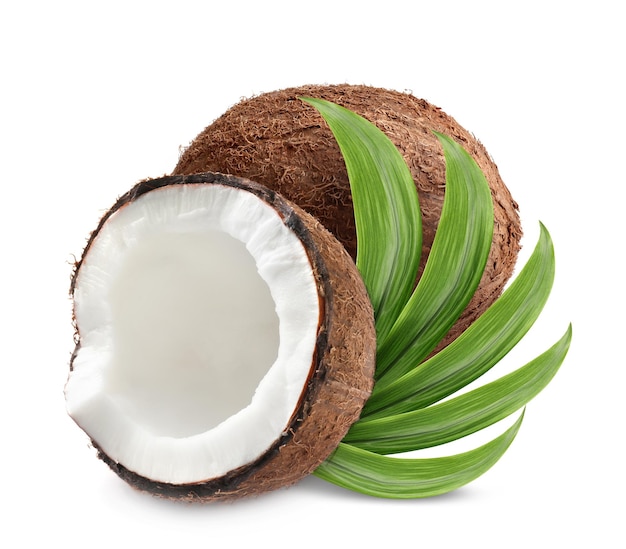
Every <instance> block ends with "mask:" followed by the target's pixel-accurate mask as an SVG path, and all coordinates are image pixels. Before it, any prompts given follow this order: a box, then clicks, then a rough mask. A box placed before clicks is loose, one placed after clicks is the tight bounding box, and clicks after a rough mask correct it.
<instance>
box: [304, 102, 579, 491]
mask: <svg viewBox="0 0 626 549" xmlns="http://www.w3.org/2000/svg"><path fill="white" fill-rule="evenodd" d="M305 101H307V102H308V103H310V104H311V105H313V106H314V107H315V108H317V109H318V111H319V112H320V114H321V115H322V117H323V118H324V119H325V120H326V121H327V123H328V125H329V126H330V128H331V130H332V132H333V134H334V136H335V138H336V140H337V142H338V144H339V147H340V149H341V151H342V154H343V155H344V159H345V161H346V167H347V169H348V176H349V179H350V186H351V190H352V195H353V203H354V214H355V220H356V225H357V238H358V252H357V266H358V268H359V270H360V272H361V275H362V276H363V279H364V281H365V284H366V287H367V289H368V292H369V293H370V298H371V300H372V303H373V305H374V310H375V319H376V328H377V337H378V340H377V341H378V350H377V381H376V384H375V386H374V391H373V393H372V395H371V397H370V399H369V400H368V402H367V403H366V405H365V407H364V408H363V413H362V416H361V419H360V420H359V421H357V422H356V423H355V424H354V425H353V426H352V428H351V429H350V431H349V432H348V434H347V435H346V437H345V438H344V441H343V442H342V443H341V444H340V445H339V447H338V448H337V449H336V450H335V451H334V452H333V453H332V454H331V455H330V457H329V458H328V459H327V460H326V461H325V462H324V463H322V464H321V465H320V466H319V467H318V469H317V470H316V471H315V472H314V474H315V475H317V476H318V477H320V478H323V479H325V480H327V481H329V482H332V483H335V484H337V485H339V486H343V487H345V488H348V489H351V490H355V491H358V492H362V493H365V494H370V495H374V496H379V497H385V498H419V497H427V496H433V495H437V494H442V493H445V492H449V491H450V490H454V489H456V488H458V487H460V486H462V485H464V484H466V483H468V482H470V481H472V480H474V479H475V478H477V477H478V476H480V475H482V474H483V473H484V472H485V471H487V470H488V469H489V468H490V467H491V466H492V465H493V464H494V463H496V462H497V460H498V459H499V458H500V457H501V456H502V454H503V453H504V452H505V451H506V449H507V448H508V447H509V445H510V444H511V442H512V441H513V439H514V438H515V435H516V434H517V432H518V430H519V428H520V425H521V422H522V419H523V414H522V415H521V416H520V418H519V419H518V420H517V421H516V423H515V424H514V425H513V426H512V427H511V428H509V429H508V430H507V431H506V432H505V433H503V434H502V435H500V436H499V437H497V438H496V439H494V440H492V441H491V442H488V443H487V444H485V445H483V446H480V447H479V448H475V449H473V450H470V451H468V452H464V453H461V454H457V455H452V456H446V457H440V458H426V459H424V458H423V459H419V458H411V459H405V458H402V457H395V456H388V455H384V454H389V453H400V452H405V451H411V450H419V449H422V448H426V447H430V446H434V445H439V444H445V443H447V442H451V441H453V440H456V439H458V438H461V437H464V436H467V435H469V434H471V433H474V432H476V431H478V430H480V429H483V428H485V427H487V426H489V425H491V424H493V423H495V422H496V421H499V420H500V419H503V418H504V417H506V416H508V415H510V414H512V413H514V412H515V411H516V410H519V409H520V408H521V407H523V406H525V405H526V404H527V403H528V402H529V401H530V400H531V399H532V398H533V397H534V396H535V395H537V394H538V393H539V392H540V391H541V390H542V389H543V388H544V387H545V386H546V385H547V384H548V383H549V381H550V380H551V379H552V377H553V376H554V375H555V373H556V371H557V370H558V368H559V367H560V365H561V363H562V361H563V360H564V358H565V355H566V354H567V351H568V348H569V344H570V340H571V327H570V328H568V330H567V331H566V333H565V335H564V336H563V337H562V338H561V339H560V340H559V341H558V342H557V343H556V344H555V345H553V346H552V347H551V348H550V349H548V350H547V351H545V352H544V353H543V354H542V355H540V356H538V357H537V358H535V359H534V360H532V361H530V362H529V363H528V364H526V365H525V366H523V367H521V368H519V369H518V370H516V371H514V372H512V373H510V374H508V375H506V376H503V377H502V378H500V379H498V380H496V381H494V382H492V383H489V384H486V385H484V386H482V387H479V388H477V389H474V390H473V391H470V392H468V393H465V394H462V395H460V396H457V397H455V398H452V399H450V400H448V401H446V402H442V403H440V404H434V403H436V402H438V401H440V400H442V399H444V398H445V397H447V396H449V395H452V394H453V393H455V392H456V391H458V390H460V389H462V388H463V387H465V386H467V385H468V384H469V383H471V382H472V381H474V380H475V379H477V378H478V377H480V376H481V375H482V374H484V373H485V372H486V371H488V370H489V369H490V368H492V367H493V366H494V365H495V364H496V363H497V362H499V361H500V359H501V358H502V357H504V356H505V355H506V354H507V353H508V352H509V351H510V350H511V349H512V348H513V347H514V346H515V345H516V344H517V343H518V342H519V341H520V339H521V338H522V337H523V336H524V334H526V332H527V331H528V330H529V329H530V327H531V326H532V325H533V323H534V322H535V320H536V319H537V317H538V316H539V314H540V312H541V310H542V309H543V306H544V304H545V303H546V300H547V298H548V295H549V293H550V290H551V288H552V283H553V280H554V249H553V245H552V240H551V238H550V235H549V233H548V231H547V230H546V229H545V227H544V226H543V225H541V226H540V235H539V239H538V242H537V245H536V247H535V249H534V251H533V253H532V255H531V257H530V258H529V260H528V261H527V263H526V265H525V266H524V268H523V269H522V270H521V272H520V273H519V275H518V276H517V277H516V278H515V280H514V281H513V282H512V283H511V285H510V286H509V287H508V289H507V290H506V291H505V292H504V293H503V294H502V295H501V296H500V298H499V299H498V300H496V302H495V303H493V304H492V305H491V307H490V308H489V309H488V310H487V311H486V312H485V313H483V315H481V317H479V319H478V320H476V321H475V322H474V324H472V326H470V328H468V329H467V330H466V331H465V332H464V333H463V334H462V335H461V336H460V337H458V338H457V339H456V340H455V341H454V342H452V343H451V344H450V345H448V346H447V347H446V348H444V349H443V350H442V351H440V352H439V353H437V354H435V355H434V356H432V357H431V358H429V359H428V360H424V359H425V357H427V356H428V354H429V353H430V352H431V351H432V349H433V348H434V347H435V346H436V345H437V343H438V342H439V341H440V340H441V338H443V337H444V335H445V333H446V332H447V331H448V329H449V328H450V327H451V326H452V324H453V323H454V322H455V321H456V319H457V317H458V315H459V314H460V313H461V312H462V310H463V309H464V307H465V305H466V304H467V302H468V301H469V300H470V299H471V297H472V294H473V293H474V291H475V289H476V287H477V285H478V283H479V281H480V278H481V275H482V272H483V269H484V265H485V262H486V259H487V254H488V252H489V247H490V244H491V235H492V231H493V210H492V208H493V206H492V203H491V194H490V191H489V187H488V185H487V182H486V181H485V178H484V176H483V175H482V173H480V170H479V169H478V167H477V166H476V164H475V162H474V161H473V159H472V158H471V157H470V156H469V155H468V154H467V153H466V152H465V151H464V150H463V149H462V148H461V147H460V146H459V145H458V144H457V143H456V142H454V141H453V140H452V139H450V138H448V137H445V136H442V135H438V138H439V140H440V142H441V144H442V147H443V150H444V155H445V160H446V195H445V200H444V208H443V211H442V216H441V219H440V222H439V226H438V229H437V233H436V237H435V241H434V243H433V247H432V250H431V254H430V256H429V259H428V262H427V265H426V268H425V270H424V273H423V275H422V277H421V279H420V282H419V284H418V285H417V287H416V288H415V291H413V288H412V287H413V283H414V279H415V274H416V271H417V266H418V263H419V257H420V254H421V225H420V214H419V204H418V201H417V198H416V193H415V186H414V184H413V181H412V178H411V175H410V172H409V171H408V168H407V167H406V165H405V164H404V161H403V159H402V157H401V156H400V154H399V153H398V151H397V150H396V149H395V147H394V146H393V144H392V143H391V141H389V140H388V139H387V137H386V136H385V135H384V134H383V133H382V132H380V131H379V130H378V129H377V128H376V127H375V126H373V125H372V124H370V123H369V122H367V121H366V120H364V119H363V118H361V117H359V116H357V115H356V114H354V113H351V112H350V111H348V110H347V109H343V108H342V107H339V106H337V105H334V104H332V103H329V102H327V101H321V100H316V99H308V98H307V99H305Z"/></svg>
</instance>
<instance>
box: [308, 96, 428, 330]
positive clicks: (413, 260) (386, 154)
mask: <svg viewBox="0 0 626 549" xmlns="http://www.w3.org/2000/svg"><path fill="white" fill-rule="evenodd" d="M301 99H302V100H303V101H305V102H306V103H308V104H310V105H312V106H313V107H314V108H316V109H317V110H318V112H319V113H320V114H321V116H322V118H323V119H324V120H325V121H326V123H327V124H328V125H329V127H330V129H331V131H332V133H333V135H334V137H335V139H336V141H337V143H338V145H339V148H340V149H341V153H342V155H343V158H344V161H345V164H346V169H347V171H348V177H349V180H350V188H351V192H352V200H353V204H354V214H355V223H356V231H357V242H358V251H357V260H356V263H357V267H358V269H359V272H360V273H361V276H362V277H363V280H364V282H365V286H366V288H367V290H368V293H369V296H370V300H371V302H372V306H373V308H374V314H375V317H376V331H377V339H378V341H379V342H380V341H383V340H384V339H385V338H386V336H387V334H388V332H389V330H390V329H391V326H392V325H393V323H394V322H395V320H396V318H397V316H398V314H399V313H400V311H401V310H402V308H403V307H404V305H405V304H406V302H407V301H408V299H409V297H410V295H411V292H412V290H413V285H414V283H415V278H416V276H417V270H418V268H419V262H420V257H421V251H422V227H421V213H420V209H419V201H418V197H417V190H416V188H415V183H414V181H413V177H412V175H411V172H410V171H409V169H408V167H407V165H406V163H405V162H404V159H403V158H402V156H401V155H400V153H399V152H398V150H397V149H396V147H395V146H394V145H393V143H392V142H391V141H390V140H389V138H388V137H387V136H386V135H385V134H384V133H383V132H382V131H380V130H379V129H378V128H377V127H376V126H374V125H373V124H371V123H370V122H368V121H367V120H365V119H364V118H362V117H360V116H358V115H356V114H355V113H353V112H351V111H349V110H348V109H345V108H343V107H341V106H339V105H336V104H334V103H331V102H329V101H324V100H322V99H315V98H309V97H306V98H301Z"/></svg>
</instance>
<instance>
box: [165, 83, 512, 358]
mask: <svg viewBox="0 0 626 549" xmlns="http://www.w3.org/2000/svg"><path fill="white" fill-rule="evenodd" d="M302 96H310V97H315V98H321V99H326V100H328V101H332V102H334V103H337V104H339V105H342V106H344V107H346V108H348V109H350V110H352V111H354V112H356V113H357V114H359V115H361V116H363V117H364V118H366V119H367V120H369V121H370V122H372V123H374V124H375V125H376V126H377V127H378V128H379V129H381V130H382V131H383V132H384V133H385V134H386V135H387V136H388V137H389V138H390V139H391V141H392V142H393V143H394V144H395V146H396V147H397V148H398V150H399V151H400V153H401V154H402V156H403V157H404V160H405V161H406V163H407V165H408V167H409V169H410V171H411V174H412V175H413V178H414V180H415V185H416V187H417V190H418V194H419V199H420V208H421V212H422V223H423V249H422V258H421V264H420V268H419V271H418V279H419V276H421V273H422V272H423V269H424V265H425V263H426V259H427V257H428V254H429V252H430V248H431V246H432V242H433V239H434V236H435V231H436V229H437V225H438V223H439V218H440V216H441V208H442V205H443V199H444V192H445V162H444V157H443V151H442V149H441V146H440V144H439V142H438V140H437V138H436V137H435V135H434V134H433V130H434V131H438V132H440V133H443V134H446V135H448V136H450V137H452V138H454V139H455V140H456V141H457V142H458V143H460V144H461V145H462V146H463V147H464V148H465V149H466V150H467V151H468V152H469V153H470V154H471V156H472V157H473V158H474V159H475V161H476V162H477V164H478V166H479V167H480V168H481V170H482V171H483V173H484V174H485V177H486V179H487V181H488V182H489V186H490V188H491V194H492V198H493V204H494V220H495V223H494V234H493V242H492V247H491V252H490V255H489V258H488V261H487V265H486V268H485V271H484V274H483V277H482V279H481V282H480V285H479V287H478V289H477V291H476V294H475V295H474V297H473V299H472V300H471V301H470V303H469V304H468V305H467V308H466V309H465V311H464V312H463V313H462V314H461V316H460V318H459V319H458V321H457V323H456V324H455V325H454V326H453V327H452V329H451V330H450V332H449V333H448V335H447V336H446V338H445V339H444V341H442V343H441V344H440V345H439V346H438V348H437V350H438V349H441V348H443V347H444V346H445V345H447V344H448V343H450V342H451V341H453V340H454V339H456V337H458V336H459V335H460V333H461V332H463V331H464V330H465V329H466V328H467V327H468V326H469V325H470V324H471V323H472V322H473V321H474V320H475V319H476V318H478V316H480V314H481V313H482V312H483V311H484V310H485V309H487V307H488V306H489V305H491V303H493V302H494V301H495V300H496V299H497V298H498V296H499V295H500V294H501V292H502V289H503V287H504V285H505V283H506V282H507V280H508V279H509V278H510V276H511V274H512V273H513V269H514V267H515V262H516V259H517V254H518V251H519V249H520V239H521V236H522V230H521V225H520V220H519V213H518V205H517V203H516V202H515V201H514V200H513V198H512V196H511V194H510V192H509V190H508V189H507V187H506V186H505V184H504V182H503V181H502V178H501V177H500V174H499V172H498V168H497V166H496V164H495V163H494V162H493V160H492V159H491V158H490V156H489V155H488V153H487V151H486V150H485V148H484V147H483V145H482V144H481V143H480V142H479V141H478V140H477V139H476V138H475V137H474V136H473V135H471V134H470V133H469V132H468V131H467V130H465V129H464V128H462V127H461V126H460V125H459V124H458V123H457V122H456V120H454V119H453V118H452V117H450V116H448V115H447V114H445V113H444V112H443V111H442V110H441V109H439V108H438V107H436V106H434V105H431V104H430V103H428V102H427V101H425V100H423V99H418V98H416V97H414V96H413V95H410V94H408V93H400V92H397V91H392V90H387V89H381V88H373V87H368V86H354V85H348V84H342V85H333V86H327V85H323V86H318V85H311V86H302V87H298V88H289V89H285V90H279V91H275V92H271V93H266V94H263V95H259V96H257V97H253V98H251V99H247V100H244V101H242V102H240V103H238V104H237V105H235V106H234V107H232V108H231V109H229V110H228V111H227V112H226V113H225V114H224V115H222V116H221V117H220V118H218V119H217V120H215V122H213V123H212V124H211V125H209V126H208V127H207V128H206V129H205V130H204V131H202V132H201V133H200V134H199V135H198V136H197V137H196V138H195V139H194V141H193V142H192V143H191V144H190V145H189V147H188V148H187V149H186V150H185V151H184V152H183V153H182V155H181V156H180V159H179V161H178V164H177V166H176V167H175V169H174V171H173V173H174V174H191V173H197V172H203V171H207V170H210V171H219V172H224V173H233V174H237V175H239V176H243V177H248V178H251V179H254V180H255V181H258V182H260V183H262V184H263V185H266V186H267V187H269V188H272V189H274V190H276V191H277V192H279V193H281V194H282V195H283V196H285V197H286V198H288V199H289V200H291V201H292V202H294V203H296V204H298V205H299V206H300V207H302V208H303V209H304V210H306V211H307V212H309V213H310V214H312V215H313V216H315V217H316V218H317V219H319V220H320V221H321V223H322V224H323V225H324V226H325V227H327V228H328V229H329V230H330V231H331V232H332V233H333V234H334V235H335V236H336V237H337V239H338V240H339V241H340V242H341V243H342V244H343V245H344V246H345V247H346V249H347V250H348V252H349V253H350V255H351V256H352V257H353V258H354V257H356V231H355V226H354V214H353V209H352V199H351V193H350V186H349V181H348V175H347V172H346V168H345V164H344V162H343V158H342V156H341V152H340V150H339V147H338V146H337V143H336V142H335V140H334V138H333V136H332V133H331V131H330V129H329V128H328V126H327V125H326V123H325V122H324V121H323V119H322V118H321V116H320V115H319V114H318V113H317V111H316V110H315V109H314V108H313V107H311V106H310V105H308V104H305V103H304V102H302V101H300V100H299V99H298V98H299V97H302Z"/></svg>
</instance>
